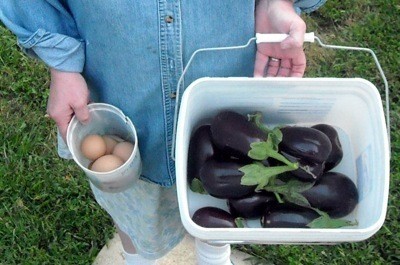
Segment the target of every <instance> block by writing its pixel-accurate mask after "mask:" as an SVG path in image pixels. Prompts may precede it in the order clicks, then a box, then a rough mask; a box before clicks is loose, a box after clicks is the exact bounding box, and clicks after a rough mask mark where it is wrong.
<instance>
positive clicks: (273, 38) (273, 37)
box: [171, 32, 390, 161]
mask: <svg viewBox="0 0 400 265" xmlns="http://www.w3.org/2000/svg"><path fill="white" fill-rule="evenodd" d="M288 36H289V35H288V34H265V33H256V36H255V37H253V38H250V39H249V40H248V41H247V43H246V44H244V45H238V46H226V47H212V48H201V49H198V50H196V51H195V52H194V53H193V54H192V56H190V58H189V61H188V63H187V64H186V66H185V68H184V69H183V72H182V75H181V76H180V78H179V80H178V84H177V88H176V101H175V113H174V124H173V133H172V146H171V158H172V159H173V160H174V161H175V145H176V130H177V122H178V114H179V100H180V88H181V84H182V81H183V78H184V76H185V74H186V72H187V70H188V69H189V67H190V64H191V63H192V61H193V59H194V57H195V56H196V55H197V54H198V53H201V52H206V51H222V50H236V49H244V48H247V47H248V46H250V44H251V43H252V42H253V41H255V42H256V43H267V42H268V43H274V42H282V41H283V40H284V39H285V38H286V37H288ZM315 40H316V41H317V42H318V44H319V45H320V46H321V47H323V48H328V49H339V50H351V51H364V52H368V53H370V54H371V55H372V57H373V59H374V61H375V65H376V67H377V68H378V70H379V73H380V75H381V78H382V80H383V83H384V85H385V109H386V113H385V117H386V129H387V134H388V144H389V147H390V115H389V114H390V111H389V85H388V82H387V79H386V76H385V73H384V72H383V70H382V67H381V64H380V63H379V60H378V57H377V56H376V55H375V53H374V51H373V50H371V49H369V48H363V47H352V46H340V45H328V44H324V43H323V42H322V41H321V40H320V39H319V38H318V37H317V36H315V35H314V32H309V33H305V34H304V41H305V42H314V41H315ZM389 150H390V148H389ZM389 152H390V151H389ZM389 157H390V153H389Z"/></svg>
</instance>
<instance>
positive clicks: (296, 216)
mask: <svg viewBox="0 0 400 265" xmlns="http://www.w3.org/2000/svg"><path fill="white" fill-rule="evenodd" d="M319 216H320V215H319V214H318V213H317V212H316V211H314V210H312V209H310V208H305V207H301V206H298V205H295V204H289V203H275V204H273V205H271V206H269V207H268V209H267V210H266V211H265V214H264V215H263V216H262V217H261V225H262V227H265V228H274V227H275V228H307V225H308V224H309V223H311V222H312V221H313V220H315V219H316V218H318V217H319Z"/></svg>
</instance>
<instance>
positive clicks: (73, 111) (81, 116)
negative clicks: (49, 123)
mask: <svg viewBox="0 0 400 265" xmlns="http://www.w3.org/2000/svg"><path fill="white" fill-rule="evenodd" d="M47 113H48V117H50V118H51V119H52V120H54V122H55V123H56V125H57V127H58V130H59V131H60V134H61V136H62V138H63V139H64V141H66V138H67V130H68V125H69V123H70V121H71V119H72V117H73V115H75V116H76V118H77V119H78V120H79V121H80V122H82V123H83V124H87V123H88V122H89V121H90V115H89V109H88V107H87V104H83V105H82V104H81V105H76V106H70V107H67V108H66V109H53V108H51V106H50V107H48V109H47Z"/></svg>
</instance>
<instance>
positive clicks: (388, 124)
mask: <svg viewBox="0 0 400 265" xmlns="http://www.w3.org/2000/svg"><path fill="white" fill-rule="evenodd" d="M314 39H315V40H316V41H317V42H318V44H319V45H320V46H321V47H323V48H328V49H338V50H351V51H363V52H368V53H370V54H371V55H372V58H373V59H374V61H375V65H376V67H377V68H378V70H379V73H380V75H381V78H382V80H383V83H384V86H385V111H386V112H385V118H386V130H387V137H388V144H389V157H390V142H391V140H390V106H389V104H390V101H389V84H388V81H387V79H386V76H385V73H384V72H383V70H382V67H381V64H380V63H379V60H378V57H377V56H376V54H375V53H374V51H373V50H371V49H369V48H363V47H352V46H340V45H329V44H324V43H323V42H322V41H321V40H320V39H319V38H318V37H317V36H314Z"/></svg>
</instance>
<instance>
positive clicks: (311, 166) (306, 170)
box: [281, 152, 325, 181]
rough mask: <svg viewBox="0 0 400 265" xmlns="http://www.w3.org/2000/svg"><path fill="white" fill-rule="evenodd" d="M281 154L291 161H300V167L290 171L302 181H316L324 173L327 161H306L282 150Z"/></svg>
mask: <svg viewBox="0 0 400 265" xmlns="http://www.w3.org/2000/svg"><path fill="white" fill-rule="evenodd" d="M281 154H282V155H283V156H284V157H286V158H287V159H288V160H289V161H290V162H293V163H296V162H297V163H299V168H298V169H296V170H292V171H290V173H291V174H292V175H293V176H295V177H296V178H297V179H299V180H301V181H315V180H317V179H318V178H319V177H320V176H321V175H322V174H323V173H324V168H325V163H315V162H309V161H305V160H304V159H301V158H297V157H294V156H292V155H289V154H286V153H285V152H281Z"/></svg>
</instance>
